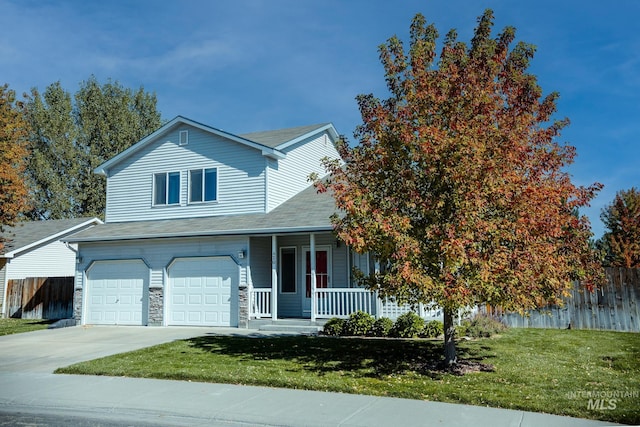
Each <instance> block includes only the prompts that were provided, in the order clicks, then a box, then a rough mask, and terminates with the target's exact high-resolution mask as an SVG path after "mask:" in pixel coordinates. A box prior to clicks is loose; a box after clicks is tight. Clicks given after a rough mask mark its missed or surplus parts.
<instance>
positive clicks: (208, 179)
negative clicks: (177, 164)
mask: <svg viewBox="0 0 640 427" xmlns="http://www.w3.org/2000/svg"><path fill="white" fill-rule="evenodd" d="M215 200H218V169H216V168H211V169H193V170H190V171H189V202H190V203H192V202H212V201H215Z"/></svg>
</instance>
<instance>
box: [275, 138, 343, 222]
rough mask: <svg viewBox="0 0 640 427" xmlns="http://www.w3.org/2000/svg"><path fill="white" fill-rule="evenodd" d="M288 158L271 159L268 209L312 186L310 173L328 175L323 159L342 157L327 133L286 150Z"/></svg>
mask: <svg viewBox="0 0 640 427" xmlns="http://www.w3.org/2000/svg"><path fill="white" fill-rule="evenodd" d="M284 152H285V153H286V155H287V158H286V159H283V160H278V161H277V162H276V161H275V160H269V169H268V174H269V176H268V181H267V182H268V206H267V209H268V210H272V209H275V208H276V207H278V206H279V205H280V204H282V203H284V202H285V201H287V200H288V199H290V198H291V197H293V196H295V195H296V194H297V193H299V192H300V191H302V190H304V189H305V188H307V187H308V186H309V180H308V178H309V175H310V174H311V173H314V172H315V173H317V174H318V175H319V176H324V175H326V171H325V169H324V167H323V166H322V163H321V160H322V159H323V158H324V157H329V158H333V159H337V158H339V157H340V155H339V154H338V151H337V150H336V148H335V146H334V145H333V142H332V141H331V138H330V137H329V135H328V134H327V133H326V132H323V133H321V134H317V135H315V136H313V137H311V138H309V139H306V140H303V141H300V142H298V143H297V144H295V145H292V146H291V147H288V148H286V149H285V150H284Z"/></svg>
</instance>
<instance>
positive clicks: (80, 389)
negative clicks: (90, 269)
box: [0, 327, 611, 427]
mask: <svg viewBox="0 0 640 427" xmlns="http://www.w3.org/2000/svg"><path fill="white" fill-rule="evenodd" d="M209 333H215V334H219V333H224V334H238V335H240V334H245V335H246V334H255V333H256V332H255V331H247V330H238V329H219V328H158V327H154V328H143V327H95V328H84V329H83V328H82V327H74V328H66V329H61V330H47V331H38V332H31V333H27V334H20V335H13V336H7V337H0V411H4V412H21V413H31V414H65V415H68V414H75V415H77V416H83V417H86V418H88V419H92V420H96V422H99V421H100V420H108V421H111V422H122V423H123V424H125V423H127V422H148V423H150V424H153V425H166V426H173V425H181V426H186V425H189V426H197V425H203V426H204V425H223V426H227V425H252V426H253V425H259V426H391V425H397V426H419V425H446V426H471V425H473V426H492V427H495V426H497V427H500V426H522V427H526V426H540V425H544V426H545V427H554V426H558V427H560V426H562V427H570V426H597V425H611V424H607V423H604V422H597V421H589V420H582V419H576V418H568V417H559V416H554V415H545V414H537V413H530V412H524V411H511V410H502V409H494V408H485V407H479V406H468V405H453V404H447V403H439V402H424V401H418V400H407V399H395V398H385V397H374V396H360V395H349V394H340V393H323V392H314V391H300V390H289V389H274V388H267V387H247V386H235V385H228V384H207V383H191V382H184V381H164V380H152V379H132V378H114V377H91V376H75V375H53V374H52V373H51V372H52V371H53V369H55V368H56V367H59V366H65V365H68V364H70V363H75V362H77V361H80V360H88V359H92V358H95V357H101V356H105V355H108V354H114V353H118V352H122V351H129V350H132V349H134V348H141V347H146V346H149V345H154V344H158V343H161V342H167V341H172V340H175V339H183V338H188V337H193V336H201V335H206V334H209Z"/></svg>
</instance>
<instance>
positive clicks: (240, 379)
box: [56, 329, 640, 424]
mask: <svg viewBox="0 0 640 427" xmlns="http://www.w3.org/2000/svg"><path fill="white" fill-rule="evenodd" d="M441 348H442V344H441V342H440V341H430V340H389V339H361V338H327V337H302V336H299V337H279V338H244V337H228V336H206V337H199V338H194V339H189V340H184V341H175V342H172V343H168V344H164V345H159V346H156V347H151V348H147V349H143V350H139V351H134V352H131V353H125V354H120V355H115V356H111V357H106V358H103V359H98V360H94V361H90V362H85V363H79V364H76V365H73V366H70V367H67V368H62V369H58V370H57V371H56V372H57V373H68V374H89V375H112V376H131V377H145V378H162V379H178V380H191V381H206V382H219V383H232V384H249V385H262V386H270V387H287V388H298V389H309V390H322V391H334V392H342V393H358V394H371V395H378V396H393V397H402V398H409V399H424V400H436V401H441V402H452V403H467V404H472V405H482V406H493V407H500V408H510V409H522V410H526V411H535V412H547V413H552V414H559V415H569V416H574V417H582V418H593V419H601V420H607V421H614V422H621V423H630V424H638V423H640V334H633V333H618V332H598V331H576V330H543V329H511V330H509V331H508V332H507V333H505V334H503V335H502V336H499V337H495V338H491V339H481V340H477V341H462V342H460V343H459V345H458V350H459V356H460V357H462V358H463V359H466V360H469V361H472V362H482V363H485V364H490V365H493V366H494V368H495V370H494V371H493V372H477V373H468V374H465V375H462V376H461V375H453V374H450V373H443V372H442V371H439V370H437V369H435V365H436V364H437V363H438V362H439V361H440V360H441V355H440V353H441ZM596 393H599V394H604V397H605V398H606V402H599V401H598V402H595V401H594V399H591V401H590V397H589V396H593V395H594V394H596ZM612 393H616V395H615V396H613V395H612ZM598 397H599V396H598ZM612 398H614V399H615V401H614V402H610V401H609V400H610V399H612ZM612 403H613V404H612ZM612 406H615V408H612Z"/></svg>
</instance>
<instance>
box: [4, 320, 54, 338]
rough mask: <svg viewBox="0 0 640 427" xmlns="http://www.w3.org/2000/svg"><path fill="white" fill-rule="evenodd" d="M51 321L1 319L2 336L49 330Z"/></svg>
mask: <svg viewBox="0 0 640 427" xmlns="http://www.w3.org/2000/svg"><path fill="white" fill-rule="evenodd" d="M52 322H53V321H51V320H41V319H11V318H8V319H4V318H0V336H2V335H10V334H20V333H22V332H31V331H37V330H39V329H47V327H48V326H49V325H50V324H51V323H52Z"/></svg>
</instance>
